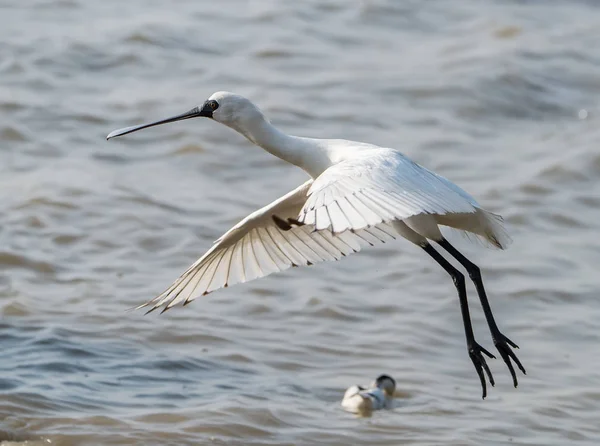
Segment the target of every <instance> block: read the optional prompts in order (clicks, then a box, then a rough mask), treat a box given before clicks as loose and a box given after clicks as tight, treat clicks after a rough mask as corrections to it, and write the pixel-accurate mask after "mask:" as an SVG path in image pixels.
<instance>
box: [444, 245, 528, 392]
mask: <svg viewBox="0 0 600 446" xmlns="http://www.w3.org/2000/svg"><path fill="white" fill-rule="evenodd" d="M438 244H439V245H440V246H441V247H442V248H444V249H445V250H446V251H448V253H449V254H450V255H451V256H452V257H454V258H455V259H456V260H458V262H459V263H460V264H461V265H462V266H464V267H465V269H466V270H467V272H468V273H469V277H470V278H471V280H472V281H473V283H474V284H475V288H476V289H477V294H478V295H479V300H480V301H481V306H482V307H483V313H484V314H485V318H486V320H487V323H488V326H489V327H490V332H491V333H492V339H493V340H494V345H495V346H496V348H497V349H498V351H499V352H500V356H502V359H503V360H504V362H505V363H506V365H507V366H508V369H509V370H510V374H511V375H512V378H513V384H514V386H515V387H517V385H518V381H517V375H516V373H515V369H514V368H513V366H512V364H511V362H510V360H511V359H512V360H513V361H514V362H515V364H516V365H517V367H519V369H520V370H521V371H522V372H523V373H524V374H527V372H525V367H523V365H522V364H521V361H519V358H517V355H515V353H514V352H513V351H512V350H511V348H510V347H513V348H519V347H518V346H517V344H515V343H514V342H513V341H511V340H510V339H508V338H507V337H506V336H504V335H503V334H502V333H500V330H499V329H498V325H497V324H496V321H495V320H494V315H493V314H492V309H491V308H490V303H489V301H488V298H487V295H486V293H485V288H484V287H483V280H482V279H481V271H480V270H479V267H478V266H477V265H475V264H474V263H472V262H471V261H470V260H469V259H467V258H466V257H465V256H463V255H462V254H461V253H460V252H459V251H458V250H457V249H456V248H455V247H454V246H452V245H451V244H450V243H449V242H448V241H447V240H446V239H442V240H441V241H440V242H438Z"/></svg>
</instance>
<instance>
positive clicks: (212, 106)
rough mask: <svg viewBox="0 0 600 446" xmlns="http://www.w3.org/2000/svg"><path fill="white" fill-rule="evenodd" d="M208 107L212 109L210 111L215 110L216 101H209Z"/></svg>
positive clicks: (217, 104) (217, 105) (217, 106)
mask: <svg viewBox="0 0 600 446" xmlns="http://www.w3.org/2000/svg"><path fill="white" fill-rule="evenodd" d="M208 106H209V107H210V108H211V109H212V110H216V109H217V108H219V103H218V102H217V101H210V102H209V103H208Z"/></svg>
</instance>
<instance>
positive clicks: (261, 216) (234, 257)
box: [138, 180, 396, 311]
mask: <svg viewBox="0 0 600 446" xmlns="http://www.w3.org/2000/svg"><path fill="white" fill-rule="evenodd" d="M312 182H313V181H312V180H309V181H307V182H306V183H304V184H303V185H301V186H300V187H298V188H297V189H295V190H293V191H291V192H290V193H288V194H286V195H284V196H283V197H281V198H279V199H278V200H276V201H274V202H273V203H271V204H269V205H267V206H265V207H264V208H262V209H259V210H258V211H256V212H254V213H252V214H250V215H249V216H248V217H246V218H245V219H243V220H242V221H241V222H239V223H238V224H237V225H235V226H234V227H233V228H231V229H230V230H229V231H227V232H226V233H225V234H224V235H222V236H221V237H220V238H219V239H218V240H217V241H216V242H215V244H214V245H213V246H212V248H211V249H210V250H209V251H208V252H207V253H206V254H204V255H203V256H202V257H200V259H198V260H197V261H196V262H195V263H194V264H193V265H192V266H190V267H189V269H188V270H187V271H186V272H185V273H183V274H182V275H181V276H180V277H179V278H178V279H177V280H176V281H175V282H174V283H173V284H172V285H171V286H170V287H169V288H168V289H167V290H165V291H164V292H163V293H162V294H160V295H159V296H157V297H156V298H154V299H152V300H151V301H149V302H147V303H145V304H143V305H140V306H139V307H138V308H142V307H147V306H149V307H150V310H149V311H152V310H155V309H157V308H159V307H164V309H163V311H166V310H168V309H169V308H171V307H172V306H174V305H177V304H178V303H180V302H183V304H184V305H185V304H187V303H189V302H191V301H192V300H194V299H196V298H197V297H199V296H202V295H205V294H207V293H209V292H211V291H214V290H216V289H218V288H223V287H227V286H229V285H233V284H236V283H241V282H248V281H250V280H254V279H258V278H259V277H264V276H267V275H269V274H271V273H274V272H277V271H283V270H285V269H288V268H290V267H291V266H301V265H310V264H313V263H317V262H322V261H326V260H338V259H340V258H341V257H343V256H345V255H347V254H351V253H353V252H357V251H359V250H360V249H361V248H362V247H363V246H365V245H368V244H371V245H372V244H374V243H376V242H384V241H386V240H389V239H391V238H394V234H396V233H395V231H394V229H393V228H392V227H391V226H389V225H387V224H380V225H377V226H376V227H371V228H367V229H364V230H361V231H356V232H351V231H348V232H345V233H342V234H335V235H334V234H332V233H331V231H316V230H315V228H314V226H313V225H303V224H300V223H299V222H298V221H296V220H295V218H296V217H297V216H298V213H299V212H300V209H302V206H303V205H304V203H305V201H306V197H307V192H308V190H309V188H310V187H311V184H312Z"/></svg>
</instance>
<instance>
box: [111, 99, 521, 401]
mask: <svg viewBox="0 0 600 446" xmlns="http://www.w3.org/2000/svg"><path fill="white" fill-rule="evenodd" d="M197 117H204V118H210V119H213V120H215V121H217V122H220V123H221V124H224V125H226V126H228V127H231V128H232V129H234V130H235V131H237V132H239V133H241V134H242V135H243V136H245V137H246V138H247V139H248V140H250V141H251V142H252V143H254V144H255V145H257V146H260V147H262V148H263V149H265V150H266V151H267V152H269V153H271V154H273V155H275V156H277V157H278V158H281V159H282V160H284V161H287V162H289V163H292V164H294V165H296V166H298V167H300V168H301V169H303V170H304V171H305V172H306V173H308V175H309V176H310V179H309V180H307V181H306V182H305V183H304V184H301V185H300V186H298V187H297V188H296V189H294V190H292V191H291V192H289V193H287V194H285V195H284V196H282V197H281V198H279V199H277V200H275V201H273V202H272V203H270V204H268V205H266V206H265V207H263V208H261V209H258V210H257V211H255V212H253V213H252V214H250V215H248V216H247V217H246V218H244V219H243V220H242V221H240V222H239V223H238V224H236V225H235V226H234V227H233V228H231V229H230V230H229V231H227V232H226V233H225V234H223V235H222V236H221V237H220V238H219V239H217V240H216V242H215V243H214V244H213V246H212V247H211V248H210V249H209V250H208V251H207V252H206V254H204V255H203V256H202V257H200V258H199V259H198V260H197V261H196V262H195V263H194V264H192V265H191V266H190V267H189V268H188V270H187V271H185V272H184V273H183V274H182V275H181V276H180V277H179V278H178V279H177V280H176V281H175V282H173V284H172V285H171V286H170V287H169V288H167V289H166V290H165V291H164V292H163V293H161V294H160V295H158V296H157V297H155V298H154V299H152V300H150V301H149V302H147V303H145V304H143V305H140V306H139V307H138V308H142V307H149V312H150V311H153V310H155V309H157V308H160V307H162V308H163V310H162V311H163V312H164V311H166V310H168V309H169V308H171V307H173V306H174V305H177V304H179V303H182V304H183V305H186V304H188V303H190V302H191V301H193V300H194V299H196V298H198V297H199V296H203V295H205V294H207V293H209V292H211V291H214V290H216V289H219V288H224V287H227V286H230V285H233V284H236V283H242V282H248V281H250V280H254V279H258V278H260V277H264V276H267V275H269V274H271V273H274V272H278V271H283V270H285V269H288V268H290V267H292V266H302V265H311V264H314V263H317V262H322V261H326V260H339V259H340V258H341V257H343V256H346V255H348V254H351V253H353V252H358V251H359V250H360V249H361V248H363V247H364V246H367V245H374V244H376V243H379V242H385V241H388V240H390V239H394V238H396V237H397V236H398V235H400V236H402V237H404V238H405V239H407V240H409V241H410V242H412V243H414V244H415V245H417V246H419V247H420V248H422V249H423V251H424V252H426V253H427V254H428V255H429V256H431V257H432V258H433V259H434V260H435V261H436V262H437V263H438V264H439V265H440V266H441V267H442V268H443V269H444V270H445V271H446V272H447V273H448V274H449V275H450V277H451V278H452V281H453V283H454V285H455V287H456V290H457V292H458V298H459V302H460V309H461V314H462V319H463V324H464V329H465V335H466V340H467V350H468V354H469V357H470V358H471V361H472V362H473V364H474V366H475V370H476V371H477V374H478V376H479V379H480V381H481V387H482V396H483V398H485V397H486V394H487V390H486V379H485V375H484V371H485V374H487V377H488V380H489V382H490V384H491V385H492V386H494V378H493V376H492V373H491V372H490V369H489V367H488V365H487V363H486V359H485V356H487V357H488V358H495V356H494V355H493V354H491V353H490V352H489V351H487V350H486V349H485V348H483V347H482V346H481V345H479V344H478V343H477V342H476V341H475V336H474V334H473V327H472V325H471V318H470V315H469V306H468V303H467V292H466V287H465V276H464V274H463V273H461V272H460V271H459V270H458V269H457V268H455V267H454V266H453V265H452V264H451V263H450V262H449V261H448V260H446V258H445V257H444V256H442V255H441V254H440V252H439V251H438V250H437V249H436V248H434V245H433V244H435V245H437V246H439V247H440V248H442V249H443V250H445V251H446V252H447V253H448V254H450V256H452V257H454V259H456V261H458V263H460V264H461V265H462V266H463V267H464V268H465V270H466V272H467V273H468V275H469V277H470V279H471V280H472V281H473V283H474V284H475V288H476V290H477V294H478V295H479V299H480V301H481V305H482V307H483V311H484V314H485V317H486V320H487V323H488V326H489V329H490V332H491V335H492V339H493V342H494V344H495V346H496V348H497V349H498V352H499V353H500V356H501V357H502V359H503V360H504V362H505V363H506V365H507V366H508V369H509V370H510V373H511V375H512V378H513V384H514V386H515V387H517V384H518V382H517V376H516V373H515V370H514V368H513V365H512V363H511V360H512V361H514V363H515V364H516V365H517V367H518V368H519V369H520V370H521V371H522V372H523V373H524V374H525V373H526V372H525V368H524V367H523V366H522V365H521V362H520V361H519V359H518V358H517V356H516V355H515V353H514V351H513V350H512V349H511V347H512V348H518V346H517V345H516V344H515V343H514V342H512V341H511V340H510V339H509V338H508V337H506V336H505V335H504V334H502V333H501V332H500V329H499V328H498V325H497V323H496V321H495V319H494V316H493V314H492V310H491V308H490V304H489V302H488V298H487V295H486V291H485V288H484V286H483V280H482V277H481V272H480V269H479V267H478V266H477V265H475V264H474V263H473V262H471V261H470V260H469V259H467V258H466V257H465V256H464V255H462V254H461V253H460V252H459V251H458V250H457V249H456V248H455V247H454V246H453V245H451V244H450V243H449V242H448V240H447V239H445V238H444V237H443V235H442V233H441V232H440V226H448V227H451V228H454V229H458V230H460V231H464V232H466V233H468V234H471V235H474V236H477V237H479V238H480V239H482V240H484V241H485V242H487V243H489V244H490V245H491V246H493V247H496V248H499V249H504V248H506V247H507V246H508V244H509V243H510V238H509V237H508V235H507V233H506V231H505V230H504V228H503V225H502V218H501V217H500V216H498V215H496V214H493V213H491V212H489V211H486V210H484V209H482V208H481V207H480V205H479V204H478V203H477V201H475V199H474V198H473V197H472V196H471V195H469V194H468V193H467V192H465V191H464V190H462V189H461V188H460V187H458V186H457V185H455V184H454V183H452V182H451V181H449V180H447V179H446V178H444V177H442V176H440V175H437V174H436V173H434V172H432V171H430V170H428V169H426V168H424V167H422V166H420V165H419V164H417V163H415V162H414V161H412V160H410V159H409V158H408V157H406V156H405V155H403V154H402V153H401V152H399V151H398V150H394V149H391V148H384V147H379V146H376V145H373V144H367V143H363V142H356V141H348V140H343V139H316V138H305V137H299V136H290V135H287V134H285V133H283V132H282V131H280V130H279V129H277V128H276V127H274V126H273V125H272V124H271V123H270V122H269V120H268V119H267V118H266V117H265V115H264V114H263V113H262V112H261V110H260V109H259V108H258V107H257V106H256V105H254V104H253V103H252V102H251V101H250V100H248V99H246V98H244V97H242V96H240V95H237V94H234V93H229V92H225V91H219V92H217V93H214V94H213V95H212V96H210V97H209V98H208V100H206V101H205V102H204V104H203V105H202V106H199V107H195V108H193V109H192V110H190V111H188V112H186V113H183V114H180V115H177V116H174V117H171V118H168V119H163V120H160V121H156V122H152V123H150V124H143V125H138V126H133V127H127V128H124V129H120V130H115V131H114V132H112V133H110V134H109V135H108V136H107V139H111V138H115V137H117V136H123V135H126V134H128V133H132V132H135V131H138V130H142V129H145V128H148V127H153V126H156V125H160V124H166V123H170V122H176V121H182V120H185V119H191V118H197ZM432 243H433V244H432ZM484 355H485V356H484Z"/></svg>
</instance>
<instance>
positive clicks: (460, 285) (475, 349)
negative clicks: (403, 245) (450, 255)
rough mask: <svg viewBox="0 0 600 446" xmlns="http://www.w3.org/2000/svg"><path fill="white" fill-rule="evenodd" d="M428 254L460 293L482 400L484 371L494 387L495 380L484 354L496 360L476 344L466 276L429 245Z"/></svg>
mask: <svg viewBox="0 0 600 446" xmlns="http://www.w3.org/2000/svg"><path fill="white" fill-rule="evenodd" d="M422 248H423V249H424V250H425V252H426V253H427V254H429V255H430V256H431V257H433V258H434V260H435V261H436V262H438V263H439V264H440V266H441V267H442V268H444V269H445V270H446V272H447V273H448V274H450V276H452V281H453V282H454V285H455V286H456V290H457V291H458V299H459V301H460V312H461V314H462V319H463V324H464V326H465V336H466V337H467V349H468V351H469V357H470V358H471V361H473V365H474V366H475V370H476V371H477V375H479V380H480V381H481V388H482V391H483V393H482V398H485V397H486V395H487V390H486V384H485V376H484V374H483V371H484V370H485V373H487V376H488V379H489V380H490V384H491V385H492V386H493V385H494V378H493V376H492V372H490V369H489V367H488V365H487V363H486V362H485V358H484V356H483V355H482V353H484V354H486V355H487V356H488V357H490V358H495V356H494V355H492V354H491V353H490V352H488V351H487V350H486V349H485V348H483V347H482V346H481V345H479V344H478V343H477V342H475V335H474V334H473V326H472V325H471V316H470V315H469V304H468V302H467V289H466V287H465V276H464V275H463V274H462V273H461V272H460V271H459V270H457V269H456V268H454V267H453V266H452V265H451V264H450V262H448V261H447V260H446V259H445V258H444V256H442V255H441V254H440V253H439V252H437V251H436V250H435V249H434V248H433V246H431V245H430V244H427V245H426V246H423V247H422Z"/></svg>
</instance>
